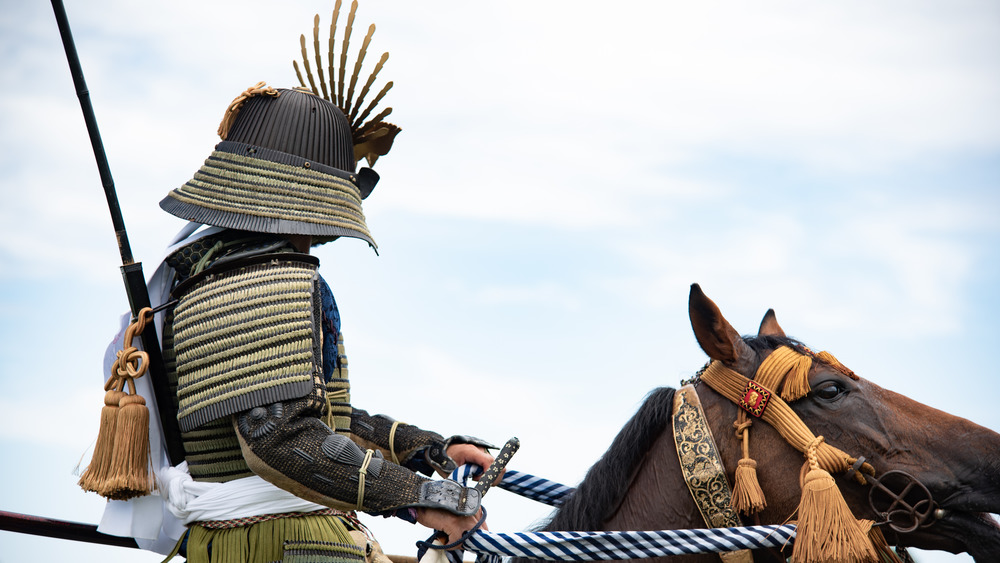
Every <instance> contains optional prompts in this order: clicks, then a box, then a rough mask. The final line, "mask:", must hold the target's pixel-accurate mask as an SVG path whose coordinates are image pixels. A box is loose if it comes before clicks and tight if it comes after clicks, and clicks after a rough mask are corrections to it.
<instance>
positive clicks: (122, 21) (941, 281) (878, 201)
mask: <svg viewBox="0 0 1000 563" xmlns="http://www.w3.org/2000/svg"><path fill="white" fill-rule="evenodd" d="M0 1H2V3H3V10H0V53H2V54H3V60H4V63H3V64H2V65H0V78H2V81H3V84H4V85H5V88H4V90H3V92H0V131H2V132H3V133H4V134H3V135H0V155H2V156H0V164H2V166H0V195H2V198H3V201H4V204H3V205H0V388H2V389H3V393H2V394H0V395H2V396H0V451H2V452H3V458H4V459H5V460H8V462H7V463H4V464H2V468H0V483H2V485H0V509H4V510H13V511H19V512H27V513H32V514H42V515H47V516H52V517H58V518H65V519H71V520H78V521H86V522H96V521H97V520H98V518H99V517H100V513H101V504H102V502H101V500H100V499H99V498H97V497H95V496H92V495H87V494H84V493H83V492H81V491H79V490H78V489H77V488H76V487H75V477H73V475H72V470H73V467H74V466H75V465H76V464H77V462H78V460H79V458H80V457H81V455H83V453H84V451H85V450H86V449H87V444H88V443H90V441H91V440H93V438H94V435H95V433H96V426H97V417H98V413H99V408H100V405H101V397H102V392H101V389H100V384H101V381H102V379H103V375H102V374H101V373H100V361H101V358H102V356H103V350H104V346H105V345H106V342H107V341H108V340H110V338H111V336H112V335H113V333H114V332H115V326H116V325H115V323H116V319H117V316H118V313H119V312H120V311H122V310H124V309H125V307H126V303H125V299H124V292H123V290H122V286H121V281H120V278H119V274H118V272H117V265H118V254H117V251H116V248H115V242H114V236H113V231H112V229H111V224H110V220H109V219H108V216H107V210H106V205H105V203H104V201H103V196H102V193H101V187H100V180H99V178H98V175H97V171H96V167H95V165H94V164H93V159H92V153H91V149H90V147H89V144H88V141H87V137H86V131H85V128H84V124H83V119H82V117H81V115H80V110H79V104H78V102H77V100H76V97H75V95H74V91H73V87H72V82H71V79H70V75H69V71H68V67H67V65H66V60H65V56H64V55H63V53H62V50H61V45H60V42H59V37H58V33H57V31H56V26H55V21H54V18H53V16H52V13H51V9H50V7H49V5H48V3H46V2H42V1H40V0H39V1H34V2H13V1H12V0H0ZM67 4H68V7H67V8H68V12H69V16H70V19H71V22H72V24H73V28H74V33H75V35H76V41H77V46H78V49H79V52H80V56H81V58H82V61H83V65H84V69H85V72H86V76H87V82H88V86H89V87H90V91H91V95H92V99H93V103H94V106H95V109H96V112H97V117H98V120H99V123H100V125H101V131H102V134H103V136H104V142H105V145H106V148H107V152H108V155H109V158H110V164H111V170H112V172H113V174H114V177H115V181H116V185H117V187H118V192H119V197H120V200H121V205H122V209H123V212H124V215H125V220H126V224H127V226H128V230H129V235H130V237H131V241H132V246H133V251H134V253H135V255H136V256H137V258H138V259H140V260H142V261H143V262H144V264H145V267H146V272H147V273H151V272H152V270H153V269H154V268H155V265H156V263H157V262H158V260H159V259H160V257H161V252H162V249H163V246H164V245H165V244H166V242H167V240H168V239H169V238H170V237H171V236H172V235H173V234H174V233H175V232H176V231H177V230H178V229H179V228H180V227H181V226H182V222H181V221H180V220H178V219H176V218H174V217H172V216H169V215H167V214H166V213H164V212H162V211H160V210H159V208H158V206H157V203H158V201H159V200H160V199H161V198H162V197H163V196H164V195H165V194H166V193H167V192H168V191H169V190H170V189H172V188H174V187H176V186H178V185H180V184H182V183H183V182H185V181H186V180H187V179H188V178H189V177H190V175H191V174H192V173H193V172H194V170H196V169H197V167H198V166H199V165H200V163H201V162H202V161H203V160H204V158H205V157H206V156H207V155H208V153H209V151H210V150H211V147H212V146H213V145H214V143H215V142H216V140H217V138H216V137H215V129H216V127H217V124H218V121H219V119H220V118H221V116H222V113H223V110H224V108H225V106H226V104H227V103H228V102H229V101H230V100H231V99H232V98H233V97H234V96H236V95H237V94H238V93H239V92H241V91H242V90H244V89H245V88H246V87H248V86H250V85H252V84H254V83H255V82H257V81H258V80H266V81H267V82H268V83H269V84H271V85H274V86H291V85H294V84H295V82H294V81H295V78H294V73H293V71H292V69H291V63H290V61H291V59H292V58H293V57H295V56H296V55H297V53H298V35H299V34H300V33H304V32H308V31H309V30H310V29H311V21H312V15H313V14H314V13H316V12H319V13H320V14H321V16H322V18H323V24H324V25H325V24H328V22H329V12H330V10H331V7H332V2H297V3H287V4H284V5H282V7H281V8H278V7H277V5H276V4H275V3H264V2H257V1H246V2H239V3H236V2H215V3H211V4H209V3H205V2H192V1H176V2H170V3H157V4H152V5H150V4H148V3H135V2H125V1H111V0H107V1H103V0H102V1H90V2H87V3H86V7H84V4H83V3H82V2H75V1H73V0H68V1H67ZM358 22H359V28H360V27H361V26H363V25H367V23H368V22H375V23H376V24H377V25H378V31H377V32H376V34H375V40H374V42H373V46H372V48H371V51H372V52H373V53H380V52H381V51H382V50H387V51H389V52H390V54H391V57H390V59H389V62H388V64H387V65H386V68H385V70H384V71H383V75H382V76H384V77H386V78H389V79H392V80H393V81H394V83H395V86H394V88H393V90H392V91H391V92H390V94H389V96H388V97H387V102H388V103H389V105H391V106H393V108H394V111H393V114H392V116H391V118H390V121H394V122H396V123H398V124H399V125H401V126H402V128H403V132H402V133H401V134H400V136H399V137H398V138H397V141H396V144H395V146H394V148H393V150H392V152H391V153H390V154H389V155H388V156H386V157H384V159H382V160H380V161H379V162H378V164H377V165H376V169H377V170H378V172H379V173H380V174H381V176H382V181H381V182H380V184H379V186H378V187H377V188H376V190H375V192H374V194H373V195H372V197H371V198H369V199H368V200H367V201H366V202H365V209H366V214H367V217H368V224H369V227H370V228H371V230H372V233H373V235H374V237H375V239H376V241H377V242H378V243H379V247H380V256H375V255H374V253H372V252H371V251H370V250H368V249H367V248H366V247H365V246H364V244H363V243H360V242H357V241H351V240H344V241H337V242H334V243H332V244H329V245H326V246H324V247H321V248H319V249H318V250H317V251H316V254H317V255H318V256H319V257H320V259H321V260H322V262H323V267H322V271H323V272H324V276H325V277H326V278H327V280H328V281H329V282H330V284H331V286H332V287H333V289H334V292H335V294H336V296H337V299H338V302H339V304H340V307H341V311H342V313H343V317H344V323H345V324H344V329H345V335H346V339H347V350H348V353H349V355H350V358H351V368H352V371H351V375H352V380H353V381H354V396H355V400H356V402H357V404H358V405H359V406H361V407H363V408H367V409H369V410H373V411H378V412H385V413H387V414H391V415H393V416H395V417H397V418H399V419H402V420H404V421H408V422H413V423H418V424H420V425H422V426H426V427H428V428H432V429H436V430H439V431H441V432H442V433H445V434H451V433H470V434H476V435H480V436H482V437H484V438H487V439H489V440H492V441H494V442H497V443H500V442H503V441H504V440H505V439H506V438H508V437H510V436H514V435H516V436H518V437H520V438H521V441H522V450H521V452H520V453H519V454H518V456H517V457H516V458H515V462H514V463H513V464H512V466H514V467H515V468H518V469H522V470H524V471H528V472H531V473H536V474H538V475H541V476H545V477H548V478H551V479H555V480H558V481H562V482H565V483H567V484H574V483H575V482H576V481H578V480H579V479H580V478H581V477H582V475H583V474H584V472H585V471H586V468H587V467H589V465H590V464H591V463H593V461H594V460H596V459H597V457H599V456H600V454H601V453H602V452H603V450H604V449H605V448H606V446H607V445H608V444H609V443H610V441H611V439H612V437H613V436H614V434H615V433H616V432H617V430H618V429H619V428H620V426H621V425H622V424H623V423H624V422H625V420H627V419H628V417H629V416H630V415H631V414H632V412H634V410H635V408H636V407H637V405H638V404H639V403H640V402H641V400H642V398H643V396H644V395H645V394H646V393H647V392H648V391H649V390H651V389H652V388H654V387H656V386H660V385H671V386H676V385H677V383H678V381H679V380H680V379H682V378H684V377H687V376H689V375H690V374H691V373H692V372H694V371H695V370H696V369H697V368H698V367H699V366H700V365H701V364H702V363H703V362H704V354H703V353H702V352H701V351H700V350H699V349H698V347H697V344H696V343H695V341H694V338H693V337H692V335H691V330H690V327H689V323H688V319H687V312H686V303H687V292H688V286H689V285H690V284H691V283H693V282H698V283H700V284H701V285H702V287H703V288H704V290H705V291H706V292H707V293H708V295H709V296H710V297H712V298H713V299H714V300H715V301H716V302H717V303H718V304H719V305H720V307H721V308H722V310H723V312H724V314H725V315H726V316H727V318H728V319H729V320H730V321H731V322H732V323H733V324H734V325H735V326H736V328H737V329H738V330H740V331H741V332H744V333H751V332H754V331H755V330H756V327H757V325H758V323H759V322H760V319H761V317H762V315H763V314H764V312H765V311H766V310H767V309H768V308H769V307H773V308H774V309H775V310H776V311H777V314H778V318H779V320H780V321H781V323H782V325H783V326H784V328H785V329H786V331H787V332H788V333H789V334H791V335H793V336H796V337H798V338H800V339H802V340H804V341H805V342H806V343H808V344H810V345H811V346H813V347H814V348H816V349H826V350H830V351H832V352H833V353H834V354H836V355H837V357H838V358H840V359H841V360H842V361H843V362H844V363H846V364H847V365H848V366H850V367H851V368H853V369H854V370H855V371H857V372H858V373H859V374H861V375H862V376H863V377H866V378H868V379H871V380H873V381H875V382H876V383H878V384H880V385H882V386H884V387H888V388H891V389H894V390H896V391H899V392H902V393H904V394H906V395H909V396H911V397H913V398H916V399H918V400H920V401H922V402H925V403H928V404H930V405H932V406H935V407H937V408H941V409H943V410H946V411H949V412H952V413H956V414H959V415H961V416H965V417H967V418H969V419H971V420H973V421H975V422H977V423H979V424H982V425H984V426H987V427H989V428H992V429H994V430H998V429H1000V413H998V411H997V409H996V407H995V402H996V398H997V396H998V385H997V383H996V375H997V374H996V373H995V372H996V370H995V368H994V367H993V366H992V363H991V362H990V361H989V357H990V355H991V353H990V352H989V350H995V349H996V344H995V343H996V341H997V339H998V336H1000V333H998V329H997V328H996V326H997V325H996V322H995V319H996V317H997V316H998V313H1000V301H998V293H997V289H996V288H997V287H998V282H1000V222H998V220H997V214H998V212H1000V190H998V188H1000V185H998V184H1000V128H998V127H997V125H996V124H997V123H1000V115H998V114H1000V103H998V102H1000V80H998V79H997V76H998V72H997V71H998V69H1000V48H998V47H1000V9H998V8H997V6H996V4H995V3H990V2H963V1H959V2H952V3H948V5H947V6H946V5H943V4H940V3H933V2H884V1H879V2H838V3H836V5H825V6H813V5H802V4H800V3H794V2H764V3H754V4H753V5H752V6H751V5H746V4H731V3H723V2H703V3H699V4H698V6H696V7H694V6H688V5H686V4H685V3H680V2H666V3H657V4H656V5H655V6H654V5H652V4H651V3H641V2H616V3H614V4H613V5H612V4H611V3H590V2H573V3H567V2H547V3H539V2H506V3H503V4H502V5H495V4H491V5H486V6H483V5H473V4H469V3H465V2H458V1H454V2H432V3H419V5H416V4H415V3H406V2H374V1H367V2H363V3H362V4H361V7H360V10H359V14H358ZM9 460H17V461H16V462H15V463H11V462H10V461H9ZM490 496H491V497H493V498H492V499H491V498H488V499H487V501H488V502H487V506H489V507H490V508H491V510H490V523H491V527H492V528H493V529H494V530H499V531H510V530H516V529H523V528H524V527H526V526H528V525H529V524H530V523H531V522H532V521H534V520H535V519H537V518H540V517H542V516H544V515H545V514H546V513H547V511H546V510H545V509H544V508H543V507H539V506H537V505H533V504H532V503H530V502H528V501H519V500H515V499H509V498H505V497H509V495H507V493H503V492H496V493H492V494H491V495H490ZM374 525H375V526H376V530H377V531H378V533H379V535H380V537H381V539H382V540H383V541H384V543H386V544H387V546H388V547H387V551H391V552H395V553H408V552H409V550H410V546H412V543H413V542H414V541H416V540H417V539H420V538H421V536H423V535H424V534H423V532H422V531H421V530H418V529H415V528H412V527H408V526H406V525H401V524H398V523H390V522H374ZM69 556H72V557H74V558H75V559H76V560H83V561H87V560H94V561H96V560H102V561H106V560H112V561H113V560H126V559H128V560H143V559H142V558H136V554H135V553H131V552H126V551H123V550H116V549H113V548H109V549H98V548H91V547H88V546H83V545H79V544H68V543H67V542H58V541H55V540H44V539H36V538H30V537H25V536H18V535H14V534H9V533H0V561H2V562H4V563H7V562H15V561H29V560H39V558H41V559H42V560H50V559H51V560H54V559H60V558H66V557H69ZM918 557H919V561H921V562H924V563H929V562H955V561H968V560H970V559H969V558H967V557H964V556H961V557H959V556H951V555H946V554H929V553H919V554H918ZM148 560H150V561H154V560H157V559H155V558H154V557H153V556H152V555H150V556H148Z"/></svg>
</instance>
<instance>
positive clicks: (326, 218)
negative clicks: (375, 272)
mask: <svg viewBox="0 0 1000 563" xmlns="http://www.w3.org/2000/svg"><path fill="white" fill-rule="evenodd" d="M261 86H263V83H260V84H258V85H257V86H256V87H254V88H251V89H249V90H247V92H246V93H245V94H244V96H241V97H240V98H237V99H236V100H234V102H233V104H231V106H230V108H229V111H228V112H227V119H225V120H223V126H222V127H220V135H221V136H222V137H223V139H224V140H223V141H222V142H220V143H219V144H218V145H216V147H215V150H214V151H213V152H212V154H211V155H210V156H209V157H208V159H207V160H206V161H205V164H204V165H202V167H201V168H200V169H199V170H198V171H197V172H196V173H195V175H194V177H193V178H192V179H191V180H189V181H188V182H187V183H185V184H184V185H183V186H181V187H179V188H177V189H175V190H172V191H171V192H170V193H169V194H167V197H165V198H164V199H163V200H162V201H161V202H160V207H161V208H162V209H163V210H164V211H167V212H168V213H171V214H173V215H176V216H178V217H180V218H182V219H188V220H191V221H198V222H200V223H205V224H208V225H214V226H217V227H226V228H231V229H240V230H246V231H253V232H261V233H275V234H286V235H312V236H313V237H314V239H315V240H316V242H325V241H328V240H332V239H334V238H337V237H342V236H346V237H354V238H359V239H362V240H364V241H366V242H368V244H370V245H371V246H372V247H375V246H376V245H375V241H374V240H373V239H372V237H371V233H369V231H368V226H367V224H366V223H365V217H364V213H363V211H362V209H361V200H362V199H363V197H365V196H367V195H368V193H370V192H371V188H372V187H374V181H375V180H377V178H378V176H377V174H374V173H373V172H372V171H371V170H367V169H366V173H365V174H359V173H357V172H355V167H356V161H355V156H354V147H353V139H352V133H351V126H350V123H349V122H348V120H347V117H346V116H345V115H344V112H343V111H342V110H341V109H340V108H338V107H337V106H336V105H334V104H333V103H331V102H329V101H327V100H325V99H323V98H321V97H319V96H316V95H313V94H312V93H309V92H304V91H301V90H286V89H273V88H266V87H265V88H261ZM241 98H242V99H241ZM232 113H234V114H235V115H234V116H233V115H230V114H232ZM227 125H228V127H227Z"/></svg>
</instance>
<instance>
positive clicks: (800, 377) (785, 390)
mask: <svg viewBox="0 0 1000 563" xmlns="http://www.w3.org/2000/svg"><path fill="white" fill-rule="evenodd" d="M810 369H812V358H810V357H809V356H799V357H798V360H797V361H795V362H794V363H793V364H792V366H791V369H790V370H789V371H788V375H787V377H786V379H785V385H784V387H782V388H781V398H782V399H784V400H786V401H795V400H797V399H801V398H802V397H805V396H806V395H807V394H809V391H810V388H809V370H810Z"/></svg>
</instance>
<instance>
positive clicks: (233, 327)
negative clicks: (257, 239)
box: [173, 253, 322, 432]
mask: <svg viewBox="0 0 1000 563" xmlns="http://www.w3.org/2000/svg"><path fill="white" fill-rule="evenodd" d="M318 264H319V261H318V260H316V259H315V258H314V257H312V256H309V255H304V254H303V255H299V254H288V253H284V254H270V255H261V256H256V257H253V258H251V259H246V260H240V261H237V262H231V263H228V264H225V265H220V266H218V267H213V268H210V269H208V270H206V271H205V272H202V273H201V274H199V275H198V276H195V277H192V278H191V279H189V280H187V281H186V282H184V283H183V284H181V285H179V286H178V287H177V289H175V290H174V294H175V297H178V299H179V302H178V304H177V308H176V310H175V313H174V325H173V326H174V348H175V350H176V354H177V377H178V386H177V396H178V400H179V405H178V413H177V418H178V421H179V422H180V427H181V430H182V431H185V432H187V431H190V430H192V429H194V428H197V427H199V426H201V425H202V424H205V423H206V422H209V421H212V420H215V419H218V418H221V417H224V416H228V415H231V414H234V413H237V412H241V411H245V410H248V409H251V408H253V407H257V406H261V405H267V404H270V403H275V402H278V401H285V400H289V399H297V398H299V397H304V396H306V395H308V394H309V392H310V391H311V390H312V387H313V377H314V375H315V374H317V373H321V372H322V364H321V357H322V356H321V354H322V352H321V347H322V336H321V331H320V316H321V313H320V302H319V292H318V291H317V288H316V284H317V283H318V279H319V275H318V274H317V272H316V270H317V267H318Z"/></svg>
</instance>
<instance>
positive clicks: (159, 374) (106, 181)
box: [52, 0, 184, 465]
mask: <svg viewBox="0 0 1000 563" xmlns="http://www.w3.org/2000/svg"><path fill="white" fill-rule="evenodd" d="M52 10H53V11H54V12H55V16H56V23H57V24H58V25H59V35H60V36H61V37H62V42H63V48H64V49H65V51H66V59H67V60H68V61H69V70H70V74H71V75H72V76H73V84H74V85H75V86H76V95H77V97H78V98H79V99H80V107H81V108H82V109H83V119H84V121H85V122H86V124H87V132H88V133H89V134H90V144H91V146H92V147H93V148H94V157H95V158H96V159H97V170H98V172H100V174H101V184H102V185H103V186H104V195H105V197H106V198H107V200H108V210H109V211H110V212H111V223H112V225H113V226H114V228H115V237H116V238H117V240H118V251H119V252H120V253H121V257H122V266H121V272H122V280H123V281H124V282H125V292H126V294H127V295H128V302H129V307H130V308H131V309H132V317H133V318H136V317H138V315H139V311H141V310H142V309H143V308H144V307H149V306H150V303H149V292H148V290H147V289H146V279H145V277H144V276H143V274H142V263H141V262H136V261H135V260H133V259H132V248H131V247H130V246H129V243H128V234H127V233H126V232H125V220H124V219H123V218H122V211H121V208H120V207H119V205H118V194H117V193H116V192H115V182H114V180H113V179H112V178H111V167H110V166H109V165H108V155H107V154H106V153H105V152H104V143H103V142H102V141H101V132H100V130H99V129H98V127H97V117H96V116H95V114H94V107H93V105H91V103H90V91H89V90H88V89H87V83H86V81H85V80H84V78H83V66H82V65H81V64H80V57H79V55H77V52H76V44H75V43H74V42H73V33H72V32H71V31H70V27H69V18H68V17H67V16H66V8H65V6H63V3H62V0H52ZM142 347H143V349H144V350H145V351H146V353H148V354H149V375H150V377H151V378H152V384H153V392H154V394H155V395H156V405H157V411H158V412H159V413H160V424H161V426H162V427H163V437H164V440H165V442H166V446H167V453H168V456H169V458H170V463H171V464H173V465H177V464H178V463H180V462H182V461H184V446H183V444H182V442H181V431H180V426H179V425H178V424H177V417H176V416H175V415H174V410H173V400H172V399H171V393H170V387H169V384H168V383H167V374H166V368H165V367H164V364H163V356H162V354H161V352H160V342H159V339H158V338H157V335H156V327H155V326H153V325H149V326H147V327H146V328H145V330H143V331H142Z"/></svg>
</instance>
